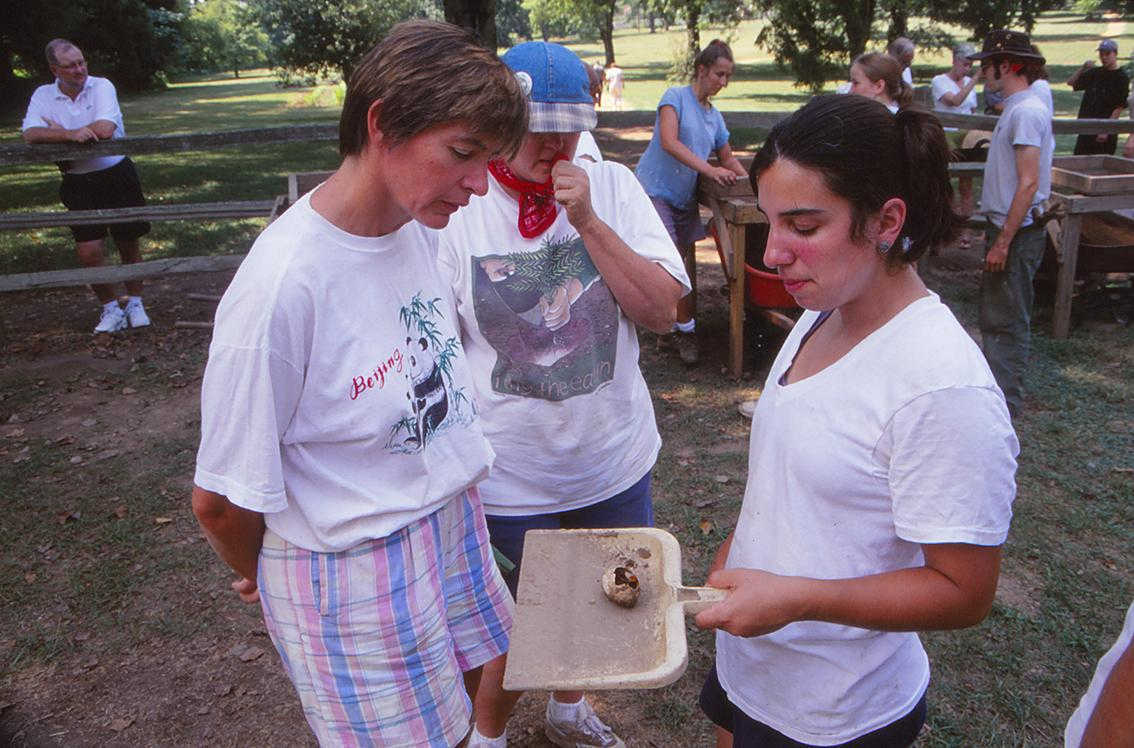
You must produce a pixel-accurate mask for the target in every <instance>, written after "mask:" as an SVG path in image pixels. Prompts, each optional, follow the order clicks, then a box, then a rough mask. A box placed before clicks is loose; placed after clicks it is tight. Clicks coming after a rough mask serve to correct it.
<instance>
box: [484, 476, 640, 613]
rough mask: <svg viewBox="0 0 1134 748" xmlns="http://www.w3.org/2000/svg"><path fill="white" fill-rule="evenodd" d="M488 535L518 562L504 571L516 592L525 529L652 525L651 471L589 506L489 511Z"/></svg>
mask: <svg viewBox="0 0 1134 748" xmlns="http://www.w3.org/2000/svg"><path fill="white" fill-rule="evenodd" d="M486 519H487V520H488V536H489V539H490V540H491V541H492V545H493V547H494V548H496V550H498V551H500V552H501V553H503V554H504V556H505V557H507V559H508V560H509V561H511V562H512V563H513V564H515V565H516V568H515V569H512V570H511V571H504V570H503V569H501V572H502V574H503V576H504V583H505V584H507V585H508V589H509V590H510V591H511V593H512V597H515V596H516V585H517V584H518V583H519V581H520V562H521V560H522V559H521V556H522V555H523V550H524V533H526V532H527V531H528V530H577V529H591V528H600V527H652V526H653V524H654V504H653V500H652V499H651V496H650V474H649V473H646V474H645V475H644V476H643V477H642V479H641V480H639V481H638V482H637V483H635V484H634V485H632V486H630V488H627V489H626V490H625V491H623V492H621V493H617V494H615V495H614V496H611V497H610V498H609V499H603V500H602V501H599V502H597V503H594V504H591V505H590V506H584V507H581V508H579V509H571V510H569V511H566V512H553V513H551V514H529V515H526V516H523V517H505V516H500V515H496V516H493V515H489V516H488V517H486Z"/></svg>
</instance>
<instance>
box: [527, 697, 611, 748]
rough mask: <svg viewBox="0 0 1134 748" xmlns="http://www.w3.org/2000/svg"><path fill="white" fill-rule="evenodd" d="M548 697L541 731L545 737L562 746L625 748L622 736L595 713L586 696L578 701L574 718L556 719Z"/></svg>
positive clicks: (574, 747) (563, 747)
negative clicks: (615, 732)
mask: <svg viewBox="0 0 1134 748" xmlns="http://www.w3.org/2000/svg"><path fill="white" fill-rule="evenodd" d="M553 698H554V697H553V696H551V697H548V702H547V715H546V720H545V722H544V726H543V731H544V734H546V735H547V739H548V740H550V741H551V742H552V743H555V745H558V746H561V747H562V748H596V747H601V748H626V744H625V743H624V742H622V738H620V737H618V736H617V735H615V734H614V730H611V729H610V728H609V727H607V726H606V724H605V723H604V722H603V721H602V720H601V719H599V717H598V715H597V714H595V710H594V709H593V708H591V705H590V704H588V703H587V700H586V698H584V699H583V700H582V701H581V702H579V706H578V708H577V709H576V710H575V719H574V720H557V719H554V718H553V716H552V713H551V699H553Z"/></svg>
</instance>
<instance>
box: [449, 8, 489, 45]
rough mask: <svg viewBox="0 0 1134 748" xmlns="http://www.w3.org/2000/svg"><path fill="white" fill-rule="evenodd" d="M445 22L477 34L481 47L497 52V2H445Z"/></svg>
mask: <svg viewBox="0 0 1134 748" xmlns="http://www.w3.org/2000/svg"><path fill="white" fill-rule="evenodd" d="M444 4H445V20H446V21H448V22H449V23H452V24H455V25H457V26H463V27H465V28H466V29H469V30H470V31H472V32H473V33H474V34H476V37H477V39H479V40H480V43H481V46H483V47H485V48H486V49H490V50H492V51H493V52H495V51H496V45H497V40H496V0H444Z"/></svg>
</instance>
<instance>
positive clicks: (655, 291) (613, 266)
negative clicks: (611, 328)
mask: <svg viewBox="0 0 1134 748" xmlns="http://www.w3.org/2000/svg"><path fill="white" fill-rule="evenodd" d="M551 178H552V182H553V184H554V186H555V199H556V200H557V201H558V202H559V204H560V205H562V206H563V208H564V210H566V211H567V219H568V220H569V221H570V222H571V225H572V226H574V227H575V230H576V231H578V232H579V237H580V238H581V239H582V240H583V245H584V246H585V247H586V248H587V253H588V254H589V255H590V256H591V260H592V261H593V262H594V263H595V267H596V268H598V271H599V273H601V274H602V279H603V281H604V282H605V283H606V285H607V286H609V287H610V292H611V293H612V294H614V299H615V301H617V302H618V306H619V307H621V309H622V313H623V314H625V315H626V316H627V317H628V318H629V319H630V320H631V321H633V322H634V324H636V325H642V326H643V327H647V328H649V329H650V330H653V331H654V332H657V333H665V332H669V331H670V329H672V328H673V323H674V321H675V320H676V319H677V302H678V300H680V299H681V297H682V296H684V295H685V289H684V287H683V286H682V285H681V283H680V282H678V280H677V279H676V278H674V277H673V276H672V275H670V274H669V272H668V271H666V269H665V268H663V267H662V266H661V265H659V264H658V263H656V262H654V261H653V260H648V259H646V258H645V257H642V256H641V255H639V254H638V253H637V252H635V251H634V250H633V249H631V247H630V246H629V245H628V244H627V243H626V242H625V241H623V240H622V238H621V237H620V236H619V235H618V234H617V233H615V231H614V229H612V228H611V227H610V226H609V225H607V224H606V222H605V221H603V220H602V219H601V218H599V217H598V215H596V214H595V211H594V208H593V206H592V205H591V194H590V180H589V179H588V177H587V173H586V172H585V171H584V170H583V169H581V168H579V167H578V166H575V165H574V164H572V163H570V162H569V161H560V162H558V163H557V164H555V166H554V167H553V168H552V170H551Z"/></svg>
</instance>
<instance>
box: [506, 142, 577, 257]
mask: <svg viewBox="0 0 1134 748" xmlns="http://www.w3.org/2000/svg"><path fill="white" fill-rule="evenodd" d="M566 160H567V157H566V156H563V155H562V154H560V155H559V156H557V157H556V158H555V162H556V163H558V162H559V161H566ZM488 170H489V171H490V172H492V176H494V177H496V181H497V182H499V183H500V184H502V185H504V186H505V187H507V188H509V189H513V190H515V191H516V192H519V193H520V216H519V218H518V219H517V221H516V228H518V229H519V230H520V236H522V237H524V238H525V239H534V238H535V237H537V236H539V235H540V234H542V233H543V232H544V231H547V229H548V228H549V227H550V226H551V224H553V223H555V215H556V212H557V211H558V209H559V206H558V205H556V203H555V190H554V188H552V186H551V177H548V178H547V181H546V182H543V183H540V182H529V181H528V180H526V179H521V178H520V177H518V176H516V173H515V172H514V171H512V170H511V169H509V168H508V164H507V163H506V162H505V161H504V160H503V159H499V158H497V159H493V160H492V161H489V162H488Z"/></svg>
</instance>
